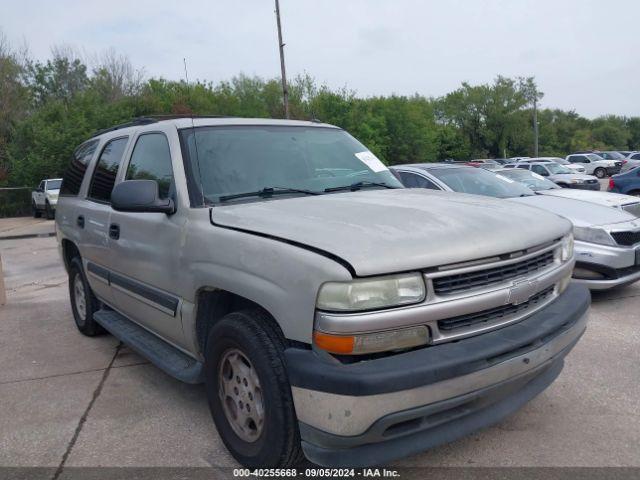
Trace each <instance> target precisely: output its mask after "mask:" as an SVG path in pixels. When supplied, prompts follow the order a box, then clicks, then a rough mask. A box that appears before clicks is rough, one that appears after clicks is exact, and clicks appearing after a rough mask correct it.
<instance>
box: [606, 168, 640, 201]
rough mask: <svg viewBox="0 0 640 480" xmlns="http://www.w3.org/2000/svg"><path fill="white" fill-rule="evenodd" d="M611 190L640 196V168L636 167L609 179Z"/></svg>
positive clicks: (608, 188) (609, 189) (609, 188)
mask: <svg viewBox="0 0 640 480" xmlns="http://www.w3.org/2000/svg"><path fill="white" fill-rule="evenodd" d="M607 190H608V191H609V192H614V193H624V194H625V195H633V196H634V197H640V168H634V169H632V170H628V171H626V172H624V173H620V174H618V175H613V176H612V177H611V178H610V179H609V186H608V187H607Z"/></svg>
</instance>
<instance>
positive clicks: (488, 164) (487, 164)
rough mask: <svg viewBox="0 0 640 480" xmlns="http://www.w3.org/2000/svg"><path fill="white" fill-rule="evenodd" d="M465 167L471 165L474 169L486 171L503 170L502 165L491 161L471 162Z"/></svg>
mask: <svg viewBox="0 0 640 480" xmlns="http://www.w3.org/2000/svg"><path fill="white" fill-rule="evenodd" d="M465 165H470V166H472V167H480V168H484V169H486V170H498V169H500V168H502V165H501V164H500V163H498V162H496V161H494V160H491V159H480V160H469V161H468V162H466V163H465Z"/></svg>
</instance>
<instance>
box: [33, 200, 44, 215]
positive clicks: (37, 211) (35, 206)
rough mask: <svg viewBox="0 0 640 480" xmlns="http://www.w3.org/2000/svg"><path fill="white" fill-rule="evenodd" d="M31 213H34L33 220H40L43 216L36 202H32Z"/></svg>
mask: <svg viewBox="0 0 640 480" xmlns="http://www.w3.org/2000/svg"><path fill="white" fill-rule="evenodd" d="M31 211H32V213H33V218H40V217H41V216H42V212H41V211H40V210H38V206H37V205H36V202H31Z"/></svg>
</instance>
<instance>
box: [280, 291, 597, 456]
mask: <svg viewBox="0 0 640 480" xmlns="http://www.w3.org/2000/svg"><path fill="white" fill-rule="evenodd" d="M589 303H590V296H589V293H588V290H586V289H585V288H584V287H581V286H578V285H572V286H570V287H569V288H568V289H567V290H566V291H565V292H564V293H563V294H562V295H560V296H559V297H558V298H557V299H556V301H554V302H553V303H551V304H550V305H548V306H547V307H545V308H544V309H542V310H539V311H538V312H536V313H535V314H533V315H531V316H530V317H528V318H526V319H524V320H522V321H520V322H518V323H515V324H512V325H509V326H507V327H504V328H501V329H499V330H494V331H492V332H488V333H484V334H482V335H477V336H475V337H471V338H466V339H463V340H460V341H458V342H449V343H444V344H441V345H434V346H431V347H427V348H423V349H418V350H414V351H411V352H406V353H402V354H397V355H393V356H388V357H383V358H378V359H374V360H367V361H362V362H359V363H355V364H350V365H347V364H342V363H339V362H337V361H335V362H330V361H328V360H326V359H321V357H320V356H319V355H317V354H316V353H314V352H313V351H309V350H301V349H294V348H290V349H287V350H286V352H285V354H286V359H287V367H288V370H289V377H290V381H291V385H292V393H293V399H294V404H295V408H296V413H297V415H298V419H299V422H300V434H301V437H302V446H303V450H304V452H305V454H306V456H307V457H308V458H309V459H310V460H311V461H314V462H316V463H319V464H321V465H332V466H368V465H373V464H380V463H384V462H388V461H391V460H394V459H396V458H399V457H402V456H405V455H409V454H412V453H417V452H420V451H424V450H425V449H428V448H431V447H434V446H436V445H439V444H442V443H446V442H450V441H452V440H455V439H456V438H459V437H462V436H464V435H467V434H468V433H470V432H472V431H474V430H477V429H479V428H483V427H485V426H488V425H491V424H493V423H495V422H497V421H499V420H500V419H502V418H504V417H505V416H506V415H508V414H510V413H512V412H513V411H515V410H517V409H518V408H519V407H520V406H522V405H523V404H524V403H526V402H527V401H528V400H530V399H531V398H533V397H534V396H535V395H537V394H538V393H540V392H541V391H542V390H544V389H545V388H546V387H547V386H548V385H549V384H550V383H551V382H552V381H553V380H554V379H555V377H556V376H557V375H558V374H559V372H560V370H561V369H562V361H563V360H562V359H563V358H564V356H565V355H566V354H567V353H568V352H569V351H570V350H571V348H572V347H573V346H574V345H575V343H576V342H577V341H578V339H579V338H580V336H581V335H582V333H583V332H584V330H585V327H586V312H587V309H588V307H589Z"/></svg>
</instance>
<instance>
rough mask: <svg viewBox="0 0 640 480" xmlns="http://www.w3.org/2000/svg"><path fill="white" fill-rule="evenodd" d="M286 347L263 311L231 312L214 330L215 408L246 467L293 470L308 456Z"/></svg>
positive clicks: (210, 380) (209, 374)
mask: <svg viewBox="0 0 640 480" xmlns="http://www.w3.org/2000/svg"><path fill="white" fill-rule="evenodd" d="M284 347H285V343H284V339H283V338H282V334H281V333H280V332H279V330H277V328H276V327H275V326H274V325H273V320H272V319H271V317H270V316H269V315H267V314H266V313H265V312H263V311H261V310H258V309H255V310H244V311H241V312H234V313H230V314H228V315H226V316H225V317H224V318H222V319H221V320H220V321H219V322H217V323H216V324H215V325H214V326H213V328H212V329H211V331H210V332H209V336H208V340H207V347H206V354H205V384H206V391H207V398H208V401H209V408H210V410H211V415H212V416H213V420H214V422H215V424H216V427H217V429H218V433H219V434H220V437H221V438H222V441H223V442H224V444H225V446H226V447H227V449H228V450H229V452H231V454H232V455H233V457H234V458H235V459H236V460H237V461H238V462H240V463H241V464H242V465H243V466H245V467H249V468H255V467H266V468H287V467H294V466H296V465H298V464H299V463H300V462H301V461H302V459H303V455H302V449H301V446H300V433H299V431H298V421H297V418H296V414H295V409H294V406H293V399H292V397H291V386H290V385H289V379H288V377H287V371H286V366H285V361H284Z"/></svg>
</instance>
